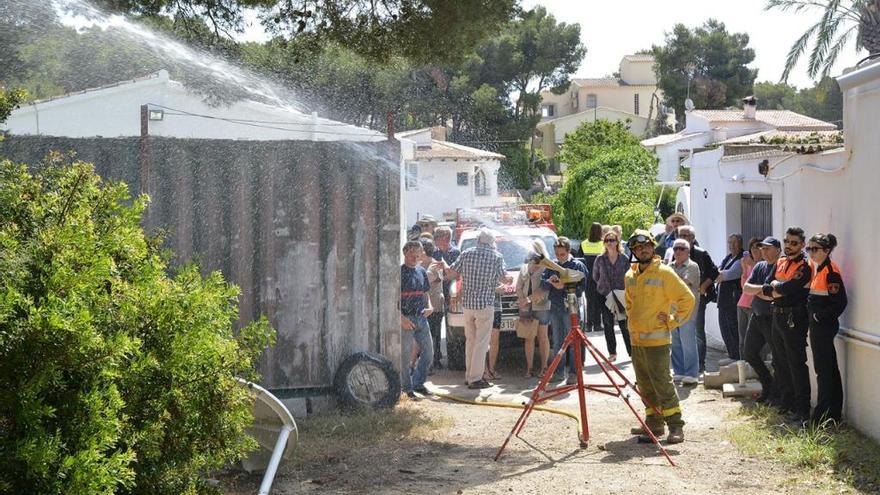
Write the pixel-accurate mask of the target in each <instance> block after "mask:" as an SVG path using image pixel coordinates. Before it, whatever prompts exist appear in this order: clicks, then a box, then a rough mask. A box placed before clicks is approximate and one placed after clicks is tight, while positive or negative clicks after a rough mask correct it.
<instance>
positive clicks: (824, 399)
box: [400, 213, 847, 443]
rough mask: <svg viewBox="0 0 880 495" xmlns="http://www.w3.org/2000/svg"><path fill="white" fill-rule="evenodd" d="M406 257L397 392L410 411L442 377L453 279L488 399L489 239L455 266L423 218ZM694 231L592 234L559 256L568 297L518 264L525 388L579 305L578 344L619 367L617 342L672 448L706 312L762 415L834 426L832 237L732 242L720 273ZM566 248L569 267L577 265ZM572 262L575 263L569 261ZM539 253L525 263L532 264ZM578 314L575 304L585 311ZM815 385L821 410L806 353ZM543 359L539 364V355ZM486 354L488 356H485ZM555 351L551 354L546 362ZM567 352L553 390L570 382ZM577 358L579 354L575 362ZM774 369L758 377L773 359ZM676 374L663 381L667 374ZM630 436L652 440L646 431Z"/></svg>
mask: <svg viewBox="0 0 880 495" xmlns="http://www.w3.org/2000/svg"><path fill="white" fill-rule="evenodd" d="M411 234H415V235H412V236H411V239H412V240H410V241H408V242H407V243H406V244H405V245H404V247H403V252H404V264H403V266H401V303H400V304H401V328H402V329H403V330H404V338H403V353H404V354H403V355H404V356H410V358H411V360H412V362H411V364H412V365H411V367H410V370H409V372H408V373H404V380H403V387H404V391H405V392H406V393H407V395H409V396H410V398H413V399H416V400H417V399H418V398H419V396H418V395H417V394H421V395H429V394H430V393H431V392H430V391H429V390H428V389H427V388H426V387H425V379H426V377H427V375H428V373H429V370H430V368H431V367H438V366H440V365H441V364H440V361H439V359H440V338H439V337H440V327H441V321H442V318H443V313H444V309H443V308H444V302H445V298H447V297H448V294H449V284H450V283H451V281H452V280H455V279H457V278H460V279H461V283H462V290H461V305H462V308H463V316H464V327H465V384H466V385H467V386H468V387H469V388H472V389H482V388H486V387H490V386H492V384H491V382H490V381H489V380H491V379H493V378H494V377H497V376H498V373H497V371H496V370H495V369H494V367H495V360H496V359H497V350H498V340H497V339H498V337H497V336H498V329H499V327H500V307H499V306H500V305H499V301H500V299H499V296H498V291H497V288H498V287H499V286H500V285H504V284H511V283H512V281H513V280H512V277H510V276H509V275H508V273H507V271H506V270H505V266H504V259H503V257H502V256H501V254H500V253H499V252H498V251H497V249H496V248H495V236H494V234H493V232H492V231H491V230H488V229H482V230H481V231H480V233H479V236H478V238H477V244H476V246H475V247H473V248H470V249H467V250H465V251H464V252H460V251H459V250H458V249H457V248H456V247H455V246H454V245H453V244H452V242H451V240H452V231H451V229H449V228H448V227H439V228H438V227H436V222H435V221H434V220H433V218H430V217H423V218H422V219H420V222H419V231H418V232H414V233H411ZM696 238H697V232H696V231H695V229H694V227H693V226H691V225H689V222H688V219H687V218H686V217H685V216H684V215H682V214H680V213H675V214H673V215H670V217H669V218H667V219H666V230H665V232H663V233H662V234H660V235H659V236H657V238H656V239H655V238H654V237H653V236H651V234H650V233H648V232H647V231H643V230H637V231H636V232H634V233H633V234H632V235H631V236H630V237H629V238H628V239H627V241H626V242H624V240H623V236H622V231H621V229H620V227H619V226H603V225H601V224H598V223H595V224H593V225H592V226H591V228H590V231H589V232H588V233H587V236H586V240H584V241H583V242H582V243H580V245H576V246H572V242H571V241H570V240H569V239H568V238H566V237H561V236H560V237H558V238H557V239H556V241H555V243H554V253H553V254H554V255H555V257H556V263H557V264H558V265H560V266H561V267H562V268H565V269H569V270H576V271H577V272H580V273H582V274H583V278H582V279H581V280H579V281H578V282H577V283H575V284H572V287H566V285H565V283H564V282H563V280H561V279H560V274H559V273H557V272H556V271H554V270H551V269H549V268H545V267H544V266H542V265H541V264H538V263H525V264H523V266H522V267H521V269H520V273H519V277H518V278H517V281H516V285H515V293H516V295H517V302H518V306H519V321H518V324H517V335H518V336H519V337H521V338H522V339H523V342H524V350H525V361H526V362H525V367H526V373H525V374H526V376H529V377H535V376H543V375H544V373H546V370H547V366H548V364H549V362H550V361H551V360H552V359H553V356H555V355H556V354H557V353H558V352H559V350H560V348H561V346H562V344H563V341H564V339H565V337H566V336H567V335H568V333H569V332H570V329H571V318H570V316H569V309H568V308H567V307H566V293H567V290H569V289H571V290H574V291H575V293H576V299H577V301H584V303H585V308H580V309H579V312H581V314H583V320H584V321H583V324H582V330H583V331H585V332H590V331H596V332H600V331H601V332H603V333H604V336H605V339H606V345H607V350H608V357H609V360H610V361H612V362H613V361H616V360H617V336H616V332H617V331H618V330H619V332H620V334H621V337H622V339H623V342H624V345H625V348H626V352H627V354H628V355H629V356H630V358H631V359H632V365H633V368H634V371H635V374H636V382H637V384H638V387H639V390H640V392H641V394H642V396H643V398H644V399H645V401H646V407H645V414H646V425H647V426H648V428H650V429H651V433H653V434H654V435H655V436H659V435H663V434H664V433H665V427H666V426H668V427H669V437H668V438H667V441H668V442H669V443H678V442H681V441H683V439H684V434H683V425H684V421H683V419H682V415H681V409H680V407H679V404H678V395H677V392H676V388H675V383H680V384H681V385H685V386H688V385H695V384H697V383H699V381H700V378H701V374H702V373H704V372H705V369H706V330H705V325H706V322H705V318H706V308H707V306H708V305H709V304H712V303H715V304H716V305H717V310H718V311H717V313H718V325H719V328H720V330H721V337H722V340H723V341H724V345H725V349H726V352H727V359H726V360H723V361H722V362H720V363H719V364H720V365H724V364H727V363H728V362H734V361H737V360H744V361H746V362H747V363H748V364H749V365H750V366H751V367H752V368H753V369H754V370H755V373H756V374H757V376H758V379H759V381H760V382H761V385H762V392H761V395H760V397H758V398H757V401H758V402H761V403H766V404H768V405H770V406H773V407H776V408H778V409H779V410H780V411H782V412H784V413H787V414H789V415H790V419H792V420H793V421H797V422H802V423H805V422H808V421H811V422H814V423H817V424H820V423H823V422H826V421H833V422H839V421H840V420H841V415H842V406H843V389H842V383H841V378H840V373H839V368H838V365H837V357H836V354H835V349H834V336H835V335H836V334H837V332H838V329H839V325H838V319H839V317H840V315H841V314H842V313H843V311H844V309H845V307H846V303H847V299H846V290H845V288H844V285H843V279H842V276H841V272H840V268H839V267H838V266H837V265H836V264H835V263H834V262H833V261H832V260H831V253H832V251H833V250H834V249H835V247H836V246H837V239H836V238H835V236H834V235H833V234H816V235H814V236H812V237H810V238H809V239H807V238H806V236H805V234H804V231H803V230H802V229H800V228H797V227H790V228H788V229H787V230H786V232H785V235H784V237H783V242H780V241H779V240H778V239H777V238H776V237H773V236H769V237H766V238H764V239H758V238H752V239H749V241H748V244H747V245H744V242H743V238H742V236H741V235H739V234H733V235H730V236H729V237H728V242H727V248H728V250H727V253H725V256H724V257H723V258H722V259H721V263H720V264H718V265H716V264H715V263H714V261H713V260H712V256H711V255H710V254H709V253H708V252H707V251H706V250H705V249H703V248H702V247H700V246H699V244H698V243H697V240H696ZM573 248H574V253H573ZM573 254H579V255H580V256H577V257H576V256H573ZM539 255H540V253H532V254H531V255H530V259H531V258H532V257H533V256H536V257H537V256H539ZM579 304H580V303H579ZM808 338H809V342H810V349H811V351H812V354H813V363H814V368H815V372H816V375H817V383H818V388H819V390H818V401H817V404H816V407H815V408H814V409H813V410H812V411H811V409H810V376H809V370H808V367H807V355H806V347H807V339H808ZM536 344H537V348H538V353H537V359H535V347H536ZM490 349H491V350H492V351H494V352H491V351H490ZM551 351H552V352H551ZM573 354H574V352H573V349H572V348H571V347H569V348H568V349H567V352H566V353H565V355H564V356H563V357H562V359H561V362H560V363H559V365H558V366H557V367H556V369H555V374H554V380H562V379H566V382H567V383H569V384H571V383H574V382H575V380H576V376H575V370H576V364H577V363H575V362H574V356H573ZM581 355H582V356H584V353H583V352H581ZM768 356H769V357H770V359H771V367H772V371H771V369H770V368H768V367H767V366H766V364H765V360H766V359H767V357H768ZM670 369H671V373H670ZM632 433H633V434H637V435H640V436H641V439H643V440H646V441H647V440H648V438H646V437H647V432H645V431H642V428H641V427H638V428H635V429H633V432H632Z"/></svg>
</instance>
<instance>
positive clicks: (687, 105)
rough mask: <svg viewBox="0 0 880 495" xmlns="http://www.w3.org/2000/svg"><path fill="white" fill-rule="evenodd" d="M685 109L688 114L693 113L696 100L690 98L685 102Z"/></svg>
mask: <svg viewBox="0 0 880 495" xmlns="http://www.w3.org/2000/svg"><path fill="white" fill-rule="evenodd" d="M684 109H685V110H687V111H688V112H692V111H693V110H694V100H692V99H690V98H688V99H687V100H684Z"/></svg>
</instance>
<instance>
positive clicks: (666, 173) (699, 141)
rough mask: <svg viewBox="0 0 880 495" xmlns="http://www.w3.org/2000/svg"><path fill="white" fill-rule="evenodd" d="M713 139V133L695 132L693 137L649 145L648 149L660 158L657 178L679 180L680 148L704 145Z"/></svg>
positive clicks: (659, 179)
mask: <svg viewBox="0 0 880 495" xmlns="http://www.w3.org/2000/svg"><path fill="white" fill-rule="evenodd" d="M711 140H712V134H711V133H706V134H694V135H693V136H692V137H689V138H685V139H680V140H677V141H674V142H672V143H668V144H663V145H658V146H648V147H647V148H648V150H650V151H653V152H654V153H655V154H656V155H657V159H658V160H659V163H658V164H657V180H658V181H674V180H678V169H679V158H678V156H679V150H683V149H688V150H689V149H693V148H698V147H701V146H704V145H705V144H706V143H707V142H709V141H711Z"/></svg>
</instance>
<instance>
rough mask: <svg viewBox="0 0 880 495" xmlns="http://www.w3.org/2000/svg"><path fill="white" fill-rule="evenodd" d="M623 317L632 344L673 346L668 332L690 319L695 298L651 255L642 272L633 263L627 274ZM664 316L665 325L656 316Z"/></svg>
mask: <svg viewBox="0 0 880 495" xmlns="http://www.w3.org/2000/svg"><path fill="white" fill-rule="evenodd" d="M625 290H626V292H625V294H626V297H625V300H626V303H625V305H626V317H627V323H628V325H629V334H630V340H631V342H632V345H636V346H643V347H653V346H658V345H668V344H671V343H672V335H671V332H672V330H673V329H674V328H677V327H678V326H679V325H681V324H682V323H683V322H685V321H687V320H688V318H690V316H691V313H692V312H693V310H694V301H695V299H694V295H693V293H691V291H690V289H688V287H687V285H685V283H684V281H682V280H681V278H679V276H678V275H677V274H676V273H675V272H674V271H673V270H672V268H669V267H668V266H666V265H664V264H662V263H661V262H660V257H659V256H654V259H653V260H652V261H651V264H650V265H648V267H647V268H645V270H644V271H641V270H639V264H638V263H633V264H632V265H631V266H630V269H629V271H628V272H626V282H625ZM660 313H666V314H668V315H669V320H668V321H667V322H666V324H663V323H661V322H660V320H658V319H657V315H658V314H660Z"/></svg>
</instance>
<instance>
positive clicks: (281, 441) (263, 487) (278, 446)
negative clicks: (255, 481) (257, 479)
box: [259, 425, 293, 495]
mask: <svg viewBox="0 0 880 495" xmlns="http://www.w3.org/2000/svg"><path fill="white" fill-rule="evenodd" d="M291 431H293V427H292V426H290V425H284V427H283V428H281V432H280V433H278V440H276V441H275V449H273V450H272V457H271V458H270V459H269V466H268V467H267V468H266V473H265V474H264V475H263V482H262V483H260V493H259V495H269V490H271V489H272V482H273V481H274V480H275V472H276V471H278V464H279V463H280V462H281V454H283V453H284V448H285V447H287V437H288V436H290V432H291Z"/></svg>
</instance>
